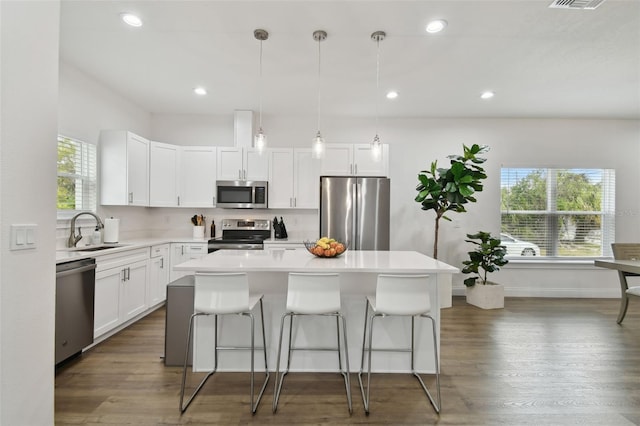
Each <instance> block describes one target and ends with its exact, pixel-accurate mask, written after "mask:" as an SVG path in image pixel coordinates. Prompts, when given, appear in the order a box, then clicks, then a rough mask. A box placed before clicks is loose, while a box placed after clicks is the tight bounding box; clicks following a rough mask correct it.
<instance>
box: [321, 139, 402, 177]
mask: <svg viewBox="0 0 640 426" xmlns="http://www.w3.org/2000/svg"><path fill="white" fill-rule="evenodd" d="M321 174H322V175H323V176H388V175H389V145H387V144H382V147H381V150H380V153H379V154H378V155H377V156H374V153H373V150H372V149H371V144H327V146H326V147H325V152H324V156H323V158H322V167H321Z"/></svg>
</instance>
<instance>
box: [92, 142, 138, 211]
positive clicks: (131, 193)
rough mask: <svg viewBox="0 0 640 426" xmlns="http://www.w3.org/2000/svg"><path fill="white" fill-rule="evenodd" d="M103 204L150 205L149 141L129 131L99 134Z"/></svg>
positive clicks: (101, 196) (101, 197) (101, 201)
mask: <svg viewBox="0 0 640 426" xmlns="http://www.w3.org/2000/svg"><path fill="white" fill-rule="evenodd" d="M100 203H101V204H103V205H119V206H148V205H149V141H148V140H147V139H145V138H143V137H141V136H138V135H136V134H134V133H131V132H128V131H126V130H104V131H102V132H101V133H100Z"/></svg>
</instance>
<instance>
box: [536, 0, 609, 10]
mask: <svg viewBox="0 0 640 426" xmlns="http://www.w3.org/2000/svg"><path fill="white" fill-rule="evenodd" d="M604 1H605V0H554V1H553V3H551V4H550V5H549V7H550V8H552V9H591V10H592V9H595V8H597V7H598V6H600V5H601V4H602V3H604Z"/></svg>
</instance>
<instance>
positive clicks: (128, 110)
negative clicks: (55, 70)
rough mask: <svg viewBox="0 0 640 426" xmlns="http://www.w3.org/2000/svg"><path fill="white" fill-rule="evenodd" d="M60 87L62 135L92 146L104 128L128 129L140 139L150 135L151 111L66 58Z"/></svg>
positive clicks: (60, 128)
mask: <svg viewBox="0 0 640 426" xmlns="http://www.w3.org/2000/svg"><path fill="white" fill-rule="evenodd" d="M59 84H60V100H59V111H58V126H59V132H60V134H63V135H65V136H68V137H72V138H76V139H79V140H82V141H85V142H91V143H98V139H99V136H100V130H103V129H105V130H106V129H126V130H129V131H131V132H133V133H137V134H139V135H140V136H144V137H147V138H148V137H149V136H150V134H151V114H150V113H149V112H148V111H145V110H144V109H142V108H140V107H139V106H138V105H136V104H134V103H133V102H131V101H130V100H128V99H126V98H125V97H124V96H122V95H120V94H118V93H116V92H114V91H113V90H112V89H110V88H109V87H107V86H105V85H104V84H102V83H101V82H99V81H97V80H95V79H94V78H92V77H91V76H89V75H87V74H85V73H83V72H82V71H80V70H78V69H77V68H75V67H74V66H73V65H71V64H69V63H66V62H64V59H62V60H61V62H60V82H59Z"/></svg>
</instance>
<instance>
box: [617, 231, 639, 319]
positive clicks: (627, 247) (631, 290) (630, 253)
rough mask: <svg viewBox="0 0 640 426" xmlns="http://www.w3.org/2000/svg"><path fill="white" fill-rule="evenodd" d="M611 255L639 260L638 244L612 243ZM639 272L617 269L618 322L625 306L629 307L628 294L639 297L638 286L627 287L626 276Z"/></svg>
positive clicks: (634, 275)
mask: <svg viewBox="0 0 640 426" xmlns="http://www.w3.org/2000/svg"><path fill="white" fill-rule="evenodd" d="M611 248H612V250H613V257H614V258H615V259H616V260H640V244H636V243H613V244H611ZM638 276H640V274H633V273H631V272H623V271H618V277H619V278H620V312H619V313H618V320H617V322H618V324H621V323H622V320H624V317H625V315H627V308H628V307H629V296H632V297H633V296H635V297H640V286H634V287H629V284H628V283H627V277H638Z"/></svg>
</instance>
